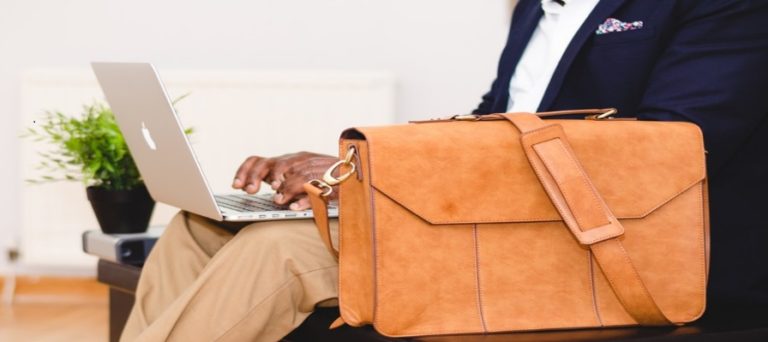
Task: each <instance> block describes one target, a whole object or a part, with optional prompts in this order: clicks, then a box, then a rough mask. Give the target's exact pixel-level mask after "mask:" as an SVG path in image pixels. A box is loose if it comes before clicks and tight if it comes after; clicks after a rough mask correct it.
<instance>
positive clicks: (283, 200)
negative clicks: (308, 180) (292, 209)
mask: <svg viewBox="0 0 768 342" xmlns="http://www.w3.org/2000/svg"><path fill="white" fill-rule="evenodd" d="M304 183H305V181H304V180H302V179H301V178H300V177H289V178H288V179H286V180H285V182H283V185H282V186H281V187H280V189H279V193H278V194H277V195H275V198H274V200H275V203H277V204H280V205H286V204H288V203H291V202H292V201H294V200H295V199H297V198H299V197H300V196H301V195H304V194H306V192H305V191H304Z"/></svg>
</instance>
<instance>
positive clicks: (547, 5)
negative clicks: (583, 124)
mask: <svg viewBox="0 0 768 342" xmlns="http://www.w3.org/2000/svg"><path fill="white" fill-rule="evenodd" d="M598 1H599V0H564V2H565V5H560V4H558V3H557V2H555V1H553V0H541V8H542V9H543V10H544V15H543V16H542V17H541V19H540V20H539V24H538V25H537V26H536V29H535V30H534V31H533V35H532V36H531V40H530V41H529V42H528V46H526V48H525V51H524V52H523V55H522V57H520V62H519V63H518V64H517V67H516V68H515V73H514V74H512V79H511V80H510V82H509V102H508V103H507V112H535V111H536V110H537V109H538V107H539V104H540V103H541V99H542V98H543V97H544V92H545V91H546V90H547V86H548V85H549V81H550V80H551V79H552V74H554V73H555V68H557V64H558V63H559V62H560V58H561V57H562V56H563V52H565V49H566V48H567V47H568V44H570V43H571V40H572V39H573V36H574V35H576V31H578V30H579V27H581V25H582V24H583V23H584V21H585V20H586V19H587V17H588V16H589V13H590V12H592V10H593V9H594V8H595V6H596V5H597V2H598Z"/></svg>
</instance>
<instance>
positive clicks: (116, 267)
mask: <svg viewBox="0 0 768 342" xmlns="http://www.w3.org/2000/svg"><path fill="white" fill-rule="evenodd" d="M140 272H141V268H139V267H137V266H131V265H122V264H116V263H113V262H109V261H105V260H100V261H99V264H98V269H97V276H98V280H99V281H100V282H102V283H104V284H107V285H109V335H110V338H109V340H110V341H117V340H118V339H119V337H120V333H121V332H122V331H123V326H125V321H126V319H127V318H128V314H129V313H130V310H131V307H132V306H133V302H134V292H135V290H136V284H137V283H138V280H139V274H140ZM338 316H339V312H338V309H337V308H322V309H318V310H317V311H316V312H315V313H313V314H312V315H310V316H309V318H307V320H306V321H305V322H304V323H303V324H302V325H301V326H300V327H299V328H297V329H296V330H295V331H293V332H292V333H291V334H290V335H288V336H286V337H285V339H284V341H290V342H302V341H424V342H468V341H482V342H502V341H505V342H506V341H511V342H516V341H520V342H522V341H544V342H555V341H558V342H559V341H728V342H732V341H763V342H768V313H765V312H763V313H760V312H751V313H750V312H741V311H740V310H734V311H733V312H732V314H724V315H720V316H719V317H710V316H705V318H703V319H701V320H699V321H697V322H694V323H693V324H690V325H686V326H683V327H671V328H620V329H618V328H617V329H588V330H567V331H544V332H522V333H506V334H487V335H463V336H432V337H420V338H412V339H394V338H388V337H385V336H382V335H380V334H378V333H376V331H375V330H373V328H371V327H370V326H367V327H362V328H352V327H349V326H343V327H341V328H338V329H335V330H328V326H329V325H330V324H331V322H333V320H334V319H336V318H337V317H338Z"/></svg>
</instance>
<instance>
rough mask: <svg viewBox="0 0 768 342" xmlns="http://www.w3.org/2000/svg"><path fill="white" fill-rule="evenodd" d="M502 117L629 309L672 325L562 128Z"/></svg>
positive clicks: (527, 117) (641, 318)
mask: <svg viewBox="0 0 768 342" xmlns="http://www.w3.org/2000/svg"><path fill="white" fill-rule="evenodd" d="M502 116H503V117H504V118H505V119H507V120H509V121H510V122H511V123H512V124H513V125H514V126H515V127H517V129H518V130H519V131H520V133H521V134H520V136H521V142H522V146H523V149H524V150H525V155H526V157H527V158H528V161H529V162H530V164H531V166H532V167H533V169H534V171H535V173H536V176H537V177H538V178H539V181H540V182H541V185H542V186H543V187H544V189H545V191H546V193H547V195H548V196H549V198H550V200H551V201H552V203H553V205H554V207H555V208H556V209H557V211H558V213H560V216H561V217H562V218H563V221H564V222H565V224H566V226H567V227H568V228H569V230H570V231H571V233H573V235H574V236H575V237H576V239H577V240H578V241H579V243H581V244H583V245H585V246H588V247H589V248H590V251H591V253H592V254H593V255H594V258H595V260H596V261H597V263H598V265H599V266H600V268H601V269H602V271H603V274H604V275H605V277H606V278H607V279H608V282H609V284H610V286H611V288H612V289H613V292H614V293H615V294H616V297H617V298H618V299H619V301H620V302H621V304H622V305H623V306H624V309H625V310H626V311H627V312H628V313H629V314H630V315H631V316H632V318H634V319H635V320H636V321H637V322H638V323H639V324H641V325H669V324H670V321H669V319H667V317H666V316H665V315H664V313H663V312H662V311H661V309H659V306H658V305H657V304H656V302H655V301H654V299H653V297H652V296H651V294H650V292H649V291H648V289H647V288H646V286H645V284H644V283H643V280H642V279H641V277H640V274H639V273H638V272H637V269H636V268H635V266H634V265H633V263H632V259H631V258H630V257H629V255H628V254H627V252H626V250H625V249H624V246H623V245H622V243H621V241H620V240H619V239H618V237H619V236H621V235H622V234H624V227H623V226H622V225H621V223H620V222H619V220H618V219H616V217H615V216H614V215H613V213H612V212H611V210H610V208H608V206H607V205H606V204H605V201H604V200H603V198H602V196H600V193H599V192H598V191H597V189H596V188H595V187H594V185H593V184H592V181H591V180H590V178H589V176H587V173H586V172H585V171H584V169H583V168H582V166H581V164H580V163H579V160H578V158H577V157H576V155H575V154H574V153H573V150H572V149H571V146H570V144H569V143H568V139H567V137H566V135H565V132H564V131H563V129H562V127H561V126H560V125H558V124H556V123H548V122H546V121H544V120H542V119H541V118H540V117H538V116H536V115H534V114H531V113H512V114H503V115H502Z"/></svg>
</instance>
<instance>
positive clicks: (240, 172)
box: [232, 156, 261, 189]
mask: <svg viewBox="0 0 768 342" xmlns="http://www.w3.org/2000/svg"><path fill="white" fill-rule="evenodd" d="M259 159H261V158H259V157H255V156H251V157H248V158H246V159H245V161H244V162H243V163H242V164H240V167H239V168H238V169H237V172H235V179H234V180H232V187H233V188H235V189H242V188H243V187H244V186H245V185H246V183H245V181H246V178H247V177H248V171H249V170H250V169H251V167H252V166H253V164H256V162H258V161H259Z"/></svg>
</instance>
